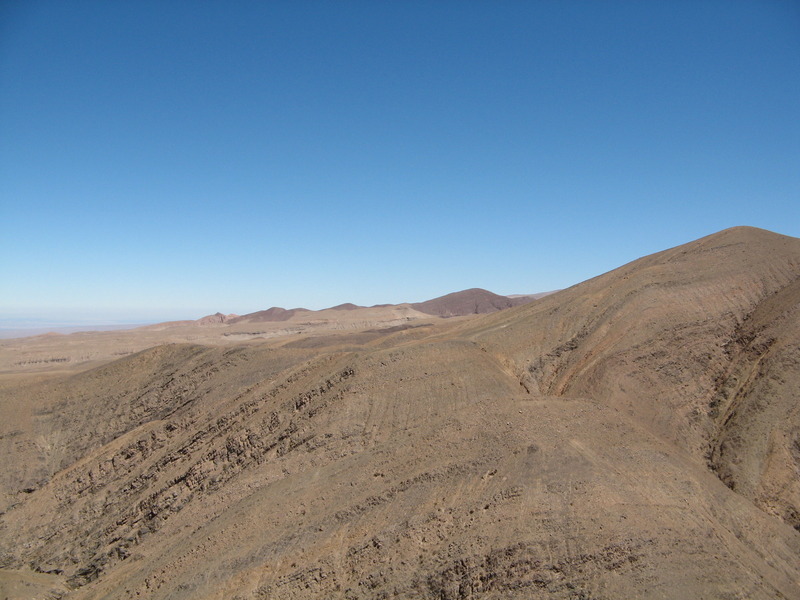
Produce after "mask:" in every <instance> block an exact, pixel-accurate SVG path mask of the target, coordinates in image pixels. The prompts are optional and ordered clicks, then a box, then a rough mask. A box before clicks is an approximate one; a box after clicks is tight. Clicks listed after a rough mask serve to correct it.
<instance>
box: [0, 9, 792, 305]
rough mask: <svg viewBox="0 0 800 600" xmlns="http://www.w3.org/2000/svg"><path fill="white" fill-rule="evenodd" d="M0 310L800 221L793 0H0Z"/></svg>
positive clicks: (270, 285) (256, 289) (304, 292)
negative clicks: (313, 0) (417, 0)
mask: <svg viewBox="0 0 800 600" xmlns="http://www.w3.org/2000/svg"><path fill="white" fill-rule="evenodd" d="M0 225H1V227H2V231H1V235H0V316H13V315H20V314H25V315H26V316H33V317H35V316H37V315H47V316H52V315H54V314H64V315H66V314H73V313H77V312H79V311H85V312H86V311H88V313H89V314H93V315H108V316H109V318H110V317H111V316H114V317H115V318H127V317H130V318H145V317H146V318H151V317H152V318H162V317H163V318H175V317H186V318H195V317H199V316H201V315H203V314H206V313H209V312H214V311H217V310H219V311H223V312H238V313H244V312H249V311H253V310H258V309H263V308H267V307H269V306H272V305H278V306H284V307H293V306H305V307H307V308H323V307H325V306H330V305H334V304H338V303H340V302H346V301H347V302H355V303H358V304H374V303H382V302H403V301H417V300H424V299H428V298H431V297H434V296H438V295H441V294H444V293H448V292H451V291H456V290H460V289H464V288H468V287H484V288H487V289H490V290H492V291H495V292H497V293H502V294H511V293H523V292H538V291H543V290H550V289H556V288H563V287H566V286H569V285H572V284H574V283H578V282H580V281H582V280H584V279H587V278H589V277H592V276H595V275H598V274H600V273H602V272H604V271H607V270H610V269H612V268H615V267H617V266H619V265H621V264H623V263H625V262H628V261H630V260H633V259H635V258H638V257H640V256H642V255H645V254H649V253H651V252H655V251H658V250H662V249H664V248H667V247H671V246H675V245H677V244H681V243H684V242H687V241H690V240H692V239H695V238H698V237H701V236H703V235H707V234H710V233H713V232H715V231H718V230H720V229H724V228H726V227H730V226H734V225H753V226H757V227H763V228H766V229H771V230H773V231H777V232H779V233H783V234H787V235H792V236H800V2H796V1H794V0H785V1H779V0H774V1H771V0H751V1H746V2H740V1H736V0H732V1H731V0H723V1H717V2H705V1H702V0H699V1H694V0H670V1H664V2H658V1H639V0H636V1H630V2H612V1H607V2H603V1H601V2H595V1H585V2H569V1H567V2H556V1H550V0H548V1H541V2H535V1H533V0H530V1H526V2H511V1H505V2H504V1H500V2H489V1H486V2H455V1H454V2H443V1H442V2H437V1H433V2H431V1H425V2H409V1H403V2H375V1H365V2H321V1H320V2H288V1H287V2H279V1H275V2H202V1H198V2H188V1H187V2H181V1H177V0H176V1H172V2H144V1H140V0H137V1H131V2H106V1H98V2H88V1H75V2H62V1H54V2H40V1H36V0H24V1H17V2H15V1H6V2H3V3H2V4H0Z"/></svg>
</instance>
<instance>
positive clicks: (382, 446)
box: [0, 228, 800, 599]
mask: <svg viewBox="0 0 800 600" xmlns="http://www.w3.org/2000/svg"><path fill="white" fill-rule="evenodd" d="M799 278H800V240H797V239H793V238H786V237H783V236H778V235H776V234H772V233H769V232H764V231H761V230H755V229H751V228H736V229H732V230H726V231H724V232H721V233H719V234H715V235H713V236H709V237H708V238H704V239H702V240H698V241H697V242H693V243H691V244H687V245H685V246H681V247H678V248H675V249H672V250H668V251H665V252H662V253H659V254H656V255H653V256H649V257H645V258H643V259H641V260H639V261H635V262H634V263H631V264H629V265H626V266H624V267H621V268H620V269H617V270H615V271H612V272H610V273H607V274H605V275H602V276H600V277H597V278H595V279H593V280H590V281H588V282H585V283H583V284H580V285H578V286H575V287H573V288H570V289H569V290H564V291H562V292H559V293H557V294H554V295H552V296H548V297H546V298H543V299H541V300H538V301H536V302H535V303H532V304H528V305H525V306H520V307H517V308H511V309H508V310H504V311H502V312H498V313H495V314H491V315H488V316H480V317H474V318H464V319H460V320H447V321H441V320H435V319H428V320H427V321H426V320H425V319H423V318H421V317H420V318H419V319H415V320H414V321H408V320H405V321H401V322H399V323H388V322H381V323H379V324H378V326H376V323H374V322H373V323H371V324H368V325H367V326H361V327H353V328H352V329H347V330H344V331H337V332H330V331H329V332H327V333H326V334H325V335H322V334H323V333H324V332H323V331H322V330H321V329H318V330H316V331H314V332H311V333H309V332H305V333H297V332H289V333H293V335H290V336H275V337H273V338H270V339H265V340H260V341H252V340H251V341H248V342H247V343H243V342H241V341H237V342H236V343H231V342H228V343H225V344H220V343H219V341H220V338H219V336H218V337H217V339H216V341H215V342H211V344H212V345H209V343H210V340H209V339H199V340H193V341H194V342H195V343H179V344H174V343H173V344H167V345H157V346H154V347H150V348H148V349H142V350H141V351H136V350H139V349H140V347H138V346H136V344H141V345H142V346H141V347H145V346H147V344H149V343H150V342H152V340H153V339H154V338H147V337H146V336H148V335H154V334H156V333H159V332H152V331H150V332H144V333H142V335H143V336H145V337H142V338H136V337H135V335H134V334H131V337H124V336H123V337H122V338H113V339H115V340H117V341H115V342H108V343H106V342H103V343H102V344H97V346H102V347H103V348H104V349H103V350H102V352H99V353H98V355H96V356H89V357H88V358H87V360H86V361H85V362H82V363H79V362H78V361H77V360H76V361H72V360H69V361H63V363H55V362H53V363H29V364H18V365H16V367H14V366H13V365H11V366H10V367H9V366H8V365H9V362H12V363H13V362H14V359H13V358H9V356H14V355H16V356H27V357H30V356H34V355H35V353H36V352H42V353H43V355H47V352H49V353H50V354H49V355H50V356H54V357H58V356H57V355H58V354H59V352H63V353H65V354H66V353H67V352H75V355H76V356H77V355H81V354H80V353H81V352H84V355H85V353H86V352H91V350H92V348H93V346H92V344H91V343H85V344H83V346H82V348H83V349H81V350H78V351H75V350H74V348H73V349H67V348H63V349H57V347H56V346H53V347H51V348H50V349H49V350H48V351H47V352H44V351H43V350H42V349H41V347H36V344H37V343H39V342H33V346H32V347H31V348H30V349H28V350H26V349H25V347H24V343H22V344H23V345H22V346H19V347H17V348H16V349H12V350H8V347H6V350H5V352H6V354H4V355H0V358H1V359H2V361H5V362H2V363H0V364H2V365H4V367H3V368H5V370H6V374H5V375H4V376H3V377H2V378H0V448H2V456H3V457H7V460H4V461H3V466H2V468H0V483H1V484H2V492H3V496H2V508H0V510H2V511H3V514H2V517H0V518H1V519H2V521H0V565H2V567H3V570H2V571H0V573H2V577H0V597H3V593H4V594H5V595H6V596H8V597H19V598H41V597H51V598H58V597H63V598H69V599H73V598H74V599H89V598H93V599H94V598H96V599H100V598H164V599H166V598H170V599H178V598H187V599H188V598H219V599H222V598H240V599H251V598H252V599H257V598H258V599H264V598H281V599H284V598H320V599H322V598H348V599H355V598H365V599H366V598H392V597H398V598H437V599H466V598H498V599H499V598H565V599H566V598H569V599H588V598H593V599H601V598H632V597H636V598H800V531H798V530H800V407H799V406H800V405H799V404H798V397H799V396H800V391H799V390H800V331H799V330H798V323H800V318H798V317H800V315H799V314H798V311H800V284H798V280H799ZM341 312H348V313H352V312H353V311H341ZM406 316H408V315H406ZM249 325H250V326H252V324H249ZM284 325H285V323H284ZM409 325H415V326H409ZM417 325H418V326H417ZM380 326H383V327H384V328H383V329H382V330H378V329H379V327H380ZM389 327H390V328H389ZM215 331H219V332H222V331H226V330H225V329H222V328H220V329H219V330H215ZM102 335H106V334H102ZM111 335H119V333H118V332H113V333H112V334H111ZM95 336H101V334H95ZM70 337H71V336H70ZM227 337H231V336H227ZM95 339H100V337H96V338H95ZM103 339H105V340H111V339H112V338H111V337H109V338H103ZM183 341H187V340H183ZM198 342H201V343H198ZM115 344H116V345H115ZM119 344H127V347H126V348H125V350H124V351H125V352H128V351H131V352H134V351H136V352H135V353H133V354H131V355H129V356H125V357H122V358H120V359H118V360H113V361H110V360H109V359H110V358H111V357H110V356H109V352H111V351H112V350H111V349H113V348H115V347H116V348H122V345H119ZM77 345H78V346H80V345H81V344H77ZM0 347H1V346H0ZM56 350H59V351H56ZM114 351H120V352H122V351H123V350H114ZM25 352H29V353H30V354H25ZM84 355H81V356H84ZM70 356H73V355H72V354H71V355H70ZM25 360H28V359H27V358H26V359H25ZM91 361H97V362H96V363H93V362H91ZM17 362H21V359H19V360H17ZM35 364H38V365H39V366H38V367H34V366H33V365H35ZM95 364H96V365H97V366H93V365H95ZM65 368H67V369H73V370H72V371H71V372H68V373H66V372H65V373H59V372H57V369H65ZM48 369H49V370H48ZM20 372H22V375H20ZM26 594H27V595H26Z"/></svg>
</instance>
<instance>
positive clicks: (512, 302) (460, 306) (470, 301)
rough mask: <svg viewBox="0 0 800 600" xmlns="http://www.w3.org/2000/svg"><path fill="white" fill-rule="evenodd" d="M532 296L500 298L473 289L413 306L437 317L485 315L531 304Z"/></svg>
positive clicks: (478, 289)
mask: <svg viewBox="0 0 800 600" xmlns="http://www.w3.org/2000/svg"><path fill="white" fill-rule="evenodd" d="M533 299H535V298H533V297H532V296H516V297H514V298H511V297H509V296H499V295H497V294H493V293H492V292H489V291H487V290H482V289H480V288H472V289H469V290H464V291H461V292H454V293H452V294H447V295H446V296H440V297H438V298H434V299H433V300H427V301H425V302H415V303H413V304H411V307H412V308H413V309H414V310H418V311H419V312H422V313H425V314H428V315H434V316H437V317H458V316H464V315H483V314H487V313H491V312H495V311H498V310H503V309H506V308H511V307H513V306H519V305H520V304H526V303H528V302H531V301H532V300H533Z"/></svg>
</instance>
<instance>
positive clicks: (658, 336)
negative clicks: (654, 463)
mask: <svg viewBox="0 0 800 600" xmlns="http://www.w3.org/2000/svg"><path fill="white" fill-rule="evenodd" d="M798 278H800V240H798V239H795V238H788V237H785V236H780V235H777V234H774V233H770V232H767V231H763V230H758V229H754V228H748V227H738V228H734V229H729V230H726V231H723V232H721V233H718V234H715V235H711V236H709V237H706V238H703V239H700V240H697V241H696V242H692V243H690V244H686V245H684V246H680V247H678V248H673V249H671V250H667V251H665V252H661V253H658V254H655V255H652V256H648V257H645V258H643V259H640V260H637V261H635V262H633V263H630V264H628V265H626V266H624V267H621V268H620V269H617V270H615V271H611V272H610V273H606V274H605V275H601V276H600V277H597V278H595V279H592V280H590V281H587V282H585V283H582V284H580V285H577V286H575V287H573V288H571V289H569V290H565V291H563V292H560V293H558V294H555V295H553V296H549V297H547V298H544V299H542V300H540V301H538V302H536V303H535V304H531V305H529V306H526V307H523V308H520V309H517V310H515V311H510V312H509V313H507V314H503V315H498V316H497V317H496V318H491V317H490V318H488V319H486V320H484V321H482V322H481V323H480V324H478V325H476V327H475V328H474V329H473V330H472V331H471V332H469V334H468V335H469V336H470V337H472V338H473V339H476V340H480V342H481V343H482V344H484V345H486V346H488V347H491V348H493V351H494V352H495V353H496V354H498V355H499V356H502V357H504V360H505V362H506V364H507V366H508V368H509V369H511V370H512V371H513V372H514V373H515V374H516V376H517V377H518V379H519V381H520V384H521V385H522V386H523V387H524V388H525V389H527V390H528V391H530V393H532V394H548V395H555V396H559V397H591V398H595V399H597V400H599V401H602V402H603V403H604V404H607V405H609V406H613V407H615V408H617V409H619V410H620V411H622V412H623V413H625V414H627V415H630V416H631V417H633V418H634V419H635V420H636V421H637V422H639V423H640V424H643V425H644V426H646V427H647V428H648V429H650V430H651V431H653V432H654V433H655V434H657V435H659V436H661V437H664V438H667V439H670V440H673V441H675V442H677V443H678V445H679V446H680V447H681V448H685V449H687V450H688V451H690V452H691V453H692V454H693V456H694V457H695V458H696V459H698V460H699V461H703V462H706V463H707V464H708V465H709V466H710V467H711V468H712V469H714V470H715V471H716V472H717V474H718V475H719V476H720V477H721V479H722V480H723V481H725V482H726V483H727V484H728V485H729V486H730V487H731V488H732V489H735V490H737V491H738V492H740V493H742V494H744V495H745V496H747V497H748V498H749V499H751V500H753V501H754V502H756V504H757V505H759V506H760V507H761V508H763V509H764V510H766V511H767V512H769V513H770V514H774V515H777V516H780V517H781V518H782V519H784V520H785V521H786V522H787V523H789V524H791V525H792V526H793V527H796V528H798V529H800V477H798V475H797V474H798V472H800V471H799V470H800V404H798V390H800V368H799V367H800V345H799V342H800V328H799V327H800V325H798V324H800V318H798V317H799V316H800V314H799V313H798V311H800V304H799V303H800V282H799V281H798Z"/></svg>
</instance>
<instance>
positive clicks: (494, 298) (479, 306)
mask: <svg viewBox="0 0 800 600" xmlns="http://www.w3.org/2000/svg"><path fill="white" fill-rule="evenodd" d="M551 293H553V292H544V293H539V294H517V295H514V296H501V295H499V294H495V293H493V292H490V291H488V290H484V289H481V288H471V289H468V290H463V291H460V292H453V293H452V294H446V295H444V296H439V297H438V298H433V299H432V300H426V301H425V302H412V303H404V304H377V305H375V306H359V305H357V304H352V303H350V302H347V303H345V304H339V305H337V306H332V307H330V308H325V309H322V310H318V311H314V310H309V309H307V308H290V309H286V308H281V307H279V306H273V307H272V308H268V309H266V310H259V311H256V312H252V313H248V314H246V315H235V314H230V315H225V314H222V313H219V312H218V313H216V314H213V315H207V316H205V317H202V318H200V319H197V320H196V321H180V322H174V324H177V323H185V324H195V325H219V324H223V323H224V324H230V325H233V324H235V323H262V322H276V321H288V320H290V319H291V318H292V317H294V316H295V315H298V314H302V313H308V315H312V314H313V315H317V316H322V315H329V314H330V313H332V312H335V311H354V310H360V309H375V308H388V307H399V306H408V307H411V308H412V309H414V310H416V311H417V312H420V313H423V314H426V315H431V316H435V317H462V316H466V315H483V314H488V313H492V312H495V311H498V310H503V309H505V308H511V307H514V306H520V305H522V304H527V303H528V302H531V301H533V300H536V299H538V298H541V297H543V296H546V295H548V294H551Z"/></svg>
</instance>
